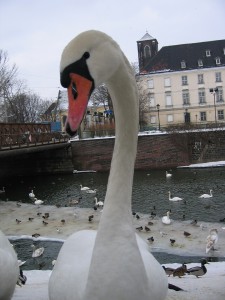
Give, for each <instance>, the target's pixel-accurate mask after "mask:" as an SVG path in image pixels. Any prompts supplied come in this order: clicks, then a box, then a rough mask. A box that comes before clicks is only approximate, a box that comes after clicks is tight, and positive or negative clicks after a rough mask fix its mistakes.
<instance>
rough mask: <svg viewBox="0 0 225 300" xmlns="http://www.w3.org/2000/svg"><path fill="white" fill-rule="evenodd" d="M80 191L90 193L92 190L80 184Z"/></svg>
mask: <svg viewBox="0 0 225 300" xmlns="http://www.w3.org/2000/svg"><path fill="white" fill-rule="evenodd" d="M80 190H81V191H88V190H90V188H89V187H88V186H82V184H80Z"/></svg>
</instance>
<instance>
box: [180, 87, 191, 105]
mask: <svg viewBox="0 0 225 300" xmlns="http://www.w3.org/2000/svg"><path fill="white" fill-rule="evenodd" d="M182 98H183V105H189V104H190V99H189V91H188V90H185V91H183V92H182Z"/></svg>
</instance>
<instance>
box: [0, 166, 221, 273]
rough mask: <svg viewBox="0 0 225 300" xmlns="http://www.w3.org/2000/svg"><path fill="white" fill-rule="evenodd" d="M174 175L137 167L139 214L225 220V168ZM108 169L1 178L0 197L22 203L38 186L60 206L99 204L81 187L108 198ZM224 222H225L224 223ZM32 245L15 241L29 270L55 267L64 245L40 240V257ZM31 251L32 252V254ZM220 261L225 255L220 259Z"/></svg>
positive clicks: (168, 258) (164, 259)
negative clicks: (33, 255)
mask: <svg viewBox="0 0 225 300" xmlns="http://www.w3.org/2000/svg"><path fill="white" fill-rule="evenodd" d="M170 171H171V173H172V177H171V178H166V170H149V171H135V174H134V184H133V196H132V209H133V211H135V212H139V213H144V214H151V212H154V213H156V214H157V215H158V216H159V217H161V216H162V215H165V212H166V211H168V210H169V209H170V210H171V212H172V214H171V218H172V219H174V220H184V219H185V220H194V219H197V220H201V221H205V222H219V221H220V220H222V219H223V218H225V205H224V204H225V169H224V167H218V168H215V167H214V168H199V169H189V168H187V169H173V170H170ZM107 181H108V173H82V174H64V175H42V176H35V177H23V178H22V177H21V178H12V179H11V180H7V182H2V183H1V184H2V186H4V187H5V189H6V192H5V194H0V200H5V201H22V202H25V203H32V200H30V198H29V193H30V191H31V190H32V189H33V191H34V193H35V195H36V197H37V198H38V199H42V200H44V204H43V205H45V204H48V205H55V204H60V205H62V206H67V205H68V203H69V200H72V199H77V198H79V197H82V199H81V201H80V204H79V205H78V206H79V207H81V208H82V207H85V208H88V207H89V208H90V207H93V206H94V195H93V194H87V193H86V192H81V191H80V185H83V186H88V187H90V188H91V189H97V195H96V196H97V197H98V199H99V200H101V201H104V197H105V193H106V187H107ZM210 189H212V190H213V197H212V198H209V199H200V198H199V196H200V195H201V194H203V193H209V190H210ZM169 191H170V192H171V193H172V196H179V197H181V198H183V199H184V200H182V201H179V202H172V201H169V196H168V192H169ZM222 225H223V226H224V222H223V223H221V226H222ZM32 243H33V241H32V240H29V239H19V240H16V241H13V244H14V247H15V250H16V252H17V253H18V257H19V258H20V259H21V260H26V264H25V265H24V266H23V267H22V268H23V269H24V270H27V269H30V270H32V269H51V268H52V260H54V259H56V258H57V255H58V252H59V250H60V248H61V246H62V243H61V242H56V241H49V242H47V241H39V242H36V245H37V246H38V247H41V246H43V247H44V248H45V252H44V254H43V256H41V257H40V258H38V259H33V258H31V247H30V245H31V244H32ZM27 251H28V252H29V253H27ZM153 255H154V256H155V257H156V258H157V259H158V261H159V262H160V263H161V264H163V263H168V262H181V263H182V262H184V261H186V262H187V261H191V262H195V261H196V262H199V259H200V257H191V258H189V257H183V256H177V255H171V254H168V253H160V252H158V253H157V252H155V253H153ZM214 259H216V260H221V259H224V258H216V257H214Z"/></svg>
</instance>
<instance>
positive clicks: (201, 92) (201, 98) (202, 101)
mask: <svg viewBox="0 0 225 300" xmlns="http://www.w3.org/2000/svg"><path fill="white" fill-rule="evenodd" d="M198 99H199V104H205V103H206V101H205V89H199V90H198Z"/></svg>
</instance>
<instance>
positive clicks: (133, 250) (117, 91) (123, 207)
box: [49, 31, 168, 300]
mask: <svg viewBox="0 0 225 300" xmlns="http://www.w3.org/2000/svg"><path fill="white" fill-rule="evenodd" d="M60 69H61V83H62V85H63V86H64V87H67V88H68V95H69V110H68V117H67V132H68V133H70V134H71V135H73V134H75V131H76V130H77V128H78V126H79V124H80V122H81V120H82V117H83V114H84V113H85V111H86V105H87V102H88V97H89V96H90V93H91V91H92V90H93V88H94V85H95V86H98V85H99V84H101V83H103V82H105V83H106V84H107V86H108V89H109V92H110V95H111V97H112V100H113V107H114V113H115V119H116V121H115V123H116V139H115V145H114V152H113V158H112V163H111V169H110V175H109V180H108V185H107V192H106V197H105V201H104V210H103V213H102V215H101V219H100V222H99V226H98V232H96V231H92V230H84V231H79V232H77V233H74V234H73V235H72V236H70V237H69V238H68V239H67V240H66V241H65V243H64V244H63V246H62V248H61V250H60V253H59V255H58V258H57V261H56V264H55V266H54V269H53V271H52V275H51V277H50V281H49V298H50V299H51V300H53V299H54V300H59V299H60V300H61V299H71V300H72V299H76V300H80V299H82V300H83V299H84V300H87V299H91V300H106V299H107V300H115V299H116V300H121V299H123V300H137V299H142V300H150V299H154V300H159V299H165V297H166V295H167V290H168V282H167V276H166V274H165V272H164V270H163V268H162V267H161V265H160V264H159V263H158V262H157V261H156V259H155V258H154V257H153V256H152V255H151V254H150V253H149V249H148V245H147V243H146V242H145V241H143V240H142V239H141V238H140V237H138V235H136V233H135V230H134V228H133V219H132V212H131V194H132V182H133V172H134V162H135V157H136V149H137V135H138V100H137V99H138V97H137V88H136V82H135V78H134V76H133V71H132V69H131V67H130V64H129V62H128V61H127V59H126V58H125V56H124V54H123V53H122V52H121V50H120V48H119V46H118V45H117V44H116V43H115V42H114V41H113V40H112V39H111V38H110V37H108V36H107V35H106V34H104V33H101V32H98V31H87V32H85V33H82V34H80V35H79V36H77V37H76V38H75V39H73V40H72V41H71V42H70V43H69V44H68V45H67V47H66V48H65V49H64V51H63V54H62V58H61V67H60ZM59 282H60V284H59Z"/></svg>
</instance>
